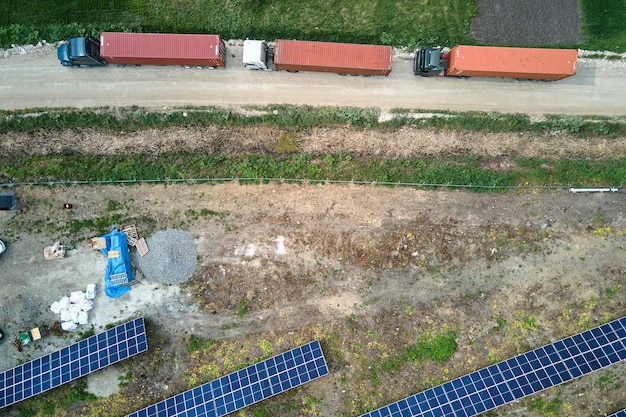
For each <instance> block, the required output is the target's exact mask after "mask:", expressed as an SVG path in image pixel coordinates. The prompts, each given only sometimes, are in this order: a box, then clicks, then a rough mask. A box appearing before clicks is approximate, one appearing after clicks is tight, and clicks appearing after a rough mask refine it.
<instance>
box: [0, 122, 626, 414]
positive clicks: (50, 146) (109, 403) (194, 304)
mask: <svg viewBox="0 0 626 417" xmlns="http://www.w3.org/2000/svg"><path fill="white" fill-rule="evenodd" d="M283 133H284V132H282V131H280V130H277V129H273V128H267V127H256V128H245V129H235V130H224V129H216V128H207V129H191V128H190V129H169V130H166V131H158V132H157V131H144V132H127V133H120V134H119V136H117V137H115V136H114V135H111V134H108V133H103V132H98V131H86V130H85V131H74V132H70V131H64V132H56V133H55V132H35V133H32V134H24V135H14V134H12V135H5V136H4V137H3V138H2V140H0V143H1V144H2V147H3V148H2V151H1V153H2V154H5V155H9V156H11V157H19V155H27V154H33V153H50V152H52V153H64V152H63V151H64V149H65V148H64V147H66V146H67V144H69V143H71V144H72V145H71V146H72V149H74V150H75V151H77V152H81V153H90V154H105V153H107V152H115V153H117V154H119V155H120V157H123V155H124V154H126V153H134V152H138V151H139V150H140V149H144V150H145V149H149V150H150V152H162V151H172V150H176V149H180V150H193V151H198V152H211V153H223V154H225V155H230V154H233V153H235V152H237V150H238V151H239V152H243V151H245V152H261V153H262V152H266V150H267V149H271V147H272V146H271V145H272V144H273V143H275V142H276V141H278V139H279V137H280V136H281V135H282V134H283ZM298 137H299V144H300V146H301V148H302V149H303V150H305V151H306V152H311V153H318V152H319V153H332V152H346V151H347V149H352V150H354V151H355V152H360V154H361V155H381V156H385V157H395V156H411V155H437V154H444V155H445V154H448V153H452V154H462V153H465V154H467V155H477V154H485V153H486V154H489V155H494V156H498V157H501V158H502V160H503V161H505V160H506V157H505V155H516V156H521V155H525V154H526V155H529V156H530V155H537V154H538V153H539V154H540V153H541V152H544V153H550V154H551V155H553V154H555V153H559V155H563V156H564V157H568V156H572V155H579V156H580V157H589V158H606V157H609V156H611V155H613V156H619V155H621V156H622V157H623V155H624V154H625V150H624V143H623V140H616V141H614V142H611V141H602V140H599V139H598V140H596V139H576V138H573V137H561V136H558V135H557V136H555V137H554V138H549V140H550V142H549V144H548V145H546V144H545V143H544V142H546V141H547V139H548V138H542V137H533V136H532V135H520V136H519V137H517V136H516V135H482V134H481V135H470V134H458V133H450V134H447V133H444V132H434V131H432V132H428V131H419V130H417V129H416V130H411V129H408V130H398V131H391V132H382V131H370V130H361V129H348V128H332V129H331V128H327V129H311V130H307V131H303V132H298ZM552 140H554V142H552ZM441 142H443V143H441ZM570 142H571V143H570ZM103 143H107V146H106V147H105V146H103ZM568 143H569V144H570V145H571V146H565V145H567V144H568ZM389 144H393V146H389ZM569 152H571V153H569ZM504 166H505V165H503V167H504ZM15 191H16V193H17V195H18V198H19V200H20V202H21V206H22V208H21V209H20V210H19V211H14V212H2V213H0V238H1V239H3V240H4V241H5V242H7V244H8V250H7V252H6V253H5V254H3V255H2V256H0V282H2V283H3V292H2V295H1V298H0V303H1V304H0V306H1V307H0V320H1V323H2V324H1V325H2V327H3V329H4V330H5V331H6V333H7V334H8V335H9V336H14V335H15V334H16V333H17V332H19V331H21V330H24V329H28V328H30V327H32V326H35V325H40V324H49V323H51V322H53V321H54V320H56V317H55V315H53V314H52V313H51V312H50V311H49V309H48V306H49V304H50V303H51V302H52V301H54V300H57V299H58V298H59V297H60V296H62V295H65V294H67V293H69V292H70V291H74V290H79V289H83V288H84V287H85V286H86V285H87V284H88V283H91V282H96V283H99V284H100V283H101V280H102V276H103V271H104V265H105V262H106V260H105V259H104V257H103V256H101V255H99V254H98V253H97V252H93V251H92V250H91V249H90V248H89V247H88V245H87V242H86V240H85V239H86V238H88V237H91V236H95V235H96V234H97V233H99V232H98V231H97V230H93V229H90V228H89V227H82V228H80V227H78V226H77V225H85V224H86V221H87V220H93V221H94V222H98V221H100V222H102V223H106V222H107V221H109V222H115V223H116V224H118V225H120V226H121V225H124V224H128V223H134V224H137V225H138V227H139V229H140V231H141V232H142V233H143V234H144V235H146V236H150V235H151V234H152V233H154V232H155V231H158V230H163V229H166V228H177V229H183V230H187V231H189V232H190V233H191V234H192V236H193V238H194V241H195V245H196V249H197V251H198V264H199V266H198V268H197V270H196V271H195V273H194V275H193V277H192V278H191V279H190V280H189V281H188V282H187V283H186V284H185V285H182V286H165V285H162V284H159V283H156V282H151V281H149V280H147V279H145V278H144V277H142V275H141V273H140V271H139V274H138V282H139V283H138V284H137V285H135V286H133V289H132V291H130V292H129V293H128V294H126V295H124V296H123V297H121V298H119V299H115V300H113V299H107V298H106V296H105V295H104V294H103V292H102V288H101V286H100V291H99V294H98V297H97V299H96V303H95V308H94V310H93V312H92V315H91V316H90V324H91V325H92V326H93V329H94V330H95V331H100V330H102V329H103V328H104V326H106V325H107V324H110V323H117V322H120V321H123V320H126V319H128V318H132V317H136V316H138V315H143V316H144V317H145V318H146V319H147V320H148V337H149V345H150V352H149V353H146V354H142V355H140V356H138V357H135V358H133V359H130V360H128V361H126V362H125V363H122V364H120V365H116V366H113V367H110V368H109V369H108V370H106V371H103V372H97V373H96V374H94V375H92V376H90V377H88V378H87V381H88V387H87V389H88V390H89V391H91V392H94V393H96V394H97V395H99V396H102V398H100V399H98V400H95V401H90V402H89V403H86V404H83V405H81V404H78V405H74V406H72V407H70V408H69V409H67V410H65V409H64V410H60V409H57V410H56V411H55V412H56V413H57V414H54V415H67V416H74V415H76V416H79V415H80V416H86V415H92V416H101V415H111V416H113V415H124V414H125V413H128V412H131V411H134V410H136V409H137V408H139V407H140V406H145V405H149V404H151V403H154V402H156V401H158V400H161V399H164V398H166V397H168V396H170V395H173V394H175V393H178V392H181V391H182V390H185V389H187V388H189V387H190V386H194V385H196V384H198V383H200V382H204V381H207V380H210V379H213V378H215V377H217V376H220V375H223V374H225V373H227V372H230V371H232V370H234V369H236V368H237V367H238V366H241V365H242V364H246V363H250V362H254V361H255V360H258V359H260V358H262V357H264V356H266V355H267V354H276V353H280V352H282V351H284V350H287V349H289V348H292V347H294V346H296V345H298V344H301V343H305V342H307V341H310V340H312V339H319V340H320V341H321V342H322V345H323V348H324V351H325V354H326V357H327V360H328V363H329V365H330V370H331V374H330V375H329V376H327V377H325V378H323V379H321V380H319V381H316V382H314V383H311V384H308V385H307V386H304V387H302V388H299V389H297V390H295V391H294V392H290V393H285V394H282V395H280V396H278V397H275V398H273V399H271V400H268V401H265V402H264V403H262V404H261V405H259V406H256V407H252V408H251V409H250V410H248V411H246V412H243V413H242V415H255V416H264V415H280V416H296V415H323V416H354V415H358V414H359V413H361V412H364V411H366V410H370V409H373V408H375V407H377V406H381V405H384V404H386V403H389V402H391V401H394V400H397V399H400V398H402V397H404V396H407V395H410V394H413V393H415V392H417V391H419V390H421V389H425V388H428V387H431V386H433V385H435V384H437V383H440V382H443V381H445V380H448V379H450V378H453V377H456V376H460V375H462V374H464V373H467V372H470V371H473V370H475V369H478V368H480V367H482V366H486V365H488V364H490V363H493V362H494V361H497V360H501V359H506V358H507V357H509V356H511V355H514V354H516V353H520V352H523V351H525V350H528V349H530V348H534V347H537V346H540V345H542V344H545V343H548V342H550V341H554V340H556V339H559V338H562V337H565V336H568V335H571V334H574V333H576V332H579V331H582V330H584V329H586V328H589V327H592V326H595V325H597V324H599V323H601V322H605V321H607V320H610V319H612V318H617V317H621V316H623V315H624V305H625V304H624V303H625V302H626V291H625V289H624V282H623V281H624V277H625V276H626V267H625V266H626V250H625V247H626V198H625V196H624V193H623V191H620V192H618V193H607V194H588V195H580V194H570V193H568V192H565V191H542V192H530V191H521V192H510V193H506V194H471V193H466V192H460V191H459V192H448V191H440V192H436V191H420V190H415V189H411V188H387V187H385V188H383V187H373V186H355V185H345V186H334V185H333V186H328V185H318V186H305V185H287V184H278V183H270V184H264V185H240V184H235V183H228V184H218V185H206V184H205V185H171V184H168V185H165V184H162V185H153V186H147V185H144V186H123V187H116V186H85V187H75V186H72V187H56V188H48V187H17V188H16V189H15ZM66 202H69V203H72V204H73V205H74V208H73V209H72V210H69V211H68V210H64V209H62V208H61V207H62V205H63V203H66ZM111 202H114V203H115V204H111ZM106 224H109V223H106ZM58 239H60V240H62V241H63V242H64V243H67V244H68V245H70V248H71V250H70V251H69V253H68V257H67V258H65V259H62V260H55V261H45V260H44V259H43V256H42V250H43V247H44V246H46V245H49V244H51V243H52V242H53V241H55V240H58ZM88 329H89V327H87V328H85V329H79V331H81V332H82V331H86V330H88ZM446 330H453V331H454V332H455V334H456V340H457V344H458V347H457V351H456V353H455V354H454V355H453V357H452V358H451V359H450V360H449V361H447V362H445V363H443V364H438V363H434V362H429V361H426V362H403V363H401V364H400V366H399V367H391V368H387V367H385V366H383V364H385V363H388V362H389V360H390V359H392V358H394V357H395V355H398V354H399V353H401V352H403V351H404V349H405V348H406V347H408V346H411V345H413V344H415V343H416V341H417V340H418V338H419V337H420V336H423V335H424V334H431V335H433V334H437V333H439V332H441V331H446ZM77 336H78V335H77V334H71V335H66V336H64V337H58V336H48V337H47V338H46V339H44V340H41V341H40V342H41V343H39V344H36V345H33V346H31V347H28V348H27V349H25V351H24V352H22V353H19V352H17V351H16V350H15V349H14V347H13V346H11V344H10V343H9V342H8V341H5V342H4V343H2V344H0V349H1V351H2V355H0V369H2V370H4V369H8V368H10V367H11V366H15V365H16V364H17V363H19V362H21V361H24V360H28V359H32V358H34V357H37V356H39V355H41V354H43V353H45V352H49V351H52V350H54V349H57V348H58V347H59V346H63V345H67V344H69V343H70V342H71V341H72V340H75V338H76V337H77ZM192 336H193V337H192ZM207 341H210V342H207ZM625 383H626V366H624V365H623V364H620V365H616V366H613V367H611V368H609V370H606V371H601V372H599V373H597V374H593V375H591V376H587V377H584V378H581V379H580V380H577V381H574V382H572V383H569V384H566V385H564V386H561V387H557V388H554V389H551V390H548V391H546V392H545V393H543V394H540V395H538V396H536V397H537V398H539V399H540V401H543V402H539V401H537V400H535V401H534V402H533V400H525V401H521V402H518V403H514V404H511V405H508V406H505V407H502V408H501V409H499V410H497V413H496V415H511V416H519V415H526V416H529V417H531V416H542V415H548V412H547V411H546V407H547V405H546V404H548V405H550V404H552V406H551V407H552V408H550V410H552V409H553V408H556V409H557V411H555V412H552V411H550V412H552V414H550V415H558V416H591V415H598V414H602V413H610V412H613V411H616V410H618V409H621V408H623V407H624V406H626V391H625V390H624V389H623V387H624V386H625V385H624V384H625ZM55 391H56V390H55ZM50 395H54V391H53V392H52V393H51V394H50ZM40 397H41V399H42V400H41V401H44V400H45V398H48V397H46V396H45V395H44V396H40ZM37 400H38V399H35V400H34V401H32V402H29V401H26V402H24V403H22V404H20V405H18V406H15V407H12V408H9V409H7V410H2V411H0V414H2V415H11V416H13V415H18V414H17V413H18V411H19V412H22V413H23V412H25V411H24V410H30V411H32V412H40V414H39V415H44V414H41V413H43V412H42V411H40V408H41V404H42V403H40V402H36V401H37ZM554 404H557V405H558V407H557V406H554ZM542 407H543V408H542ZM31 415H33V414H31ZM34 415H38V414H34Z"/></svg>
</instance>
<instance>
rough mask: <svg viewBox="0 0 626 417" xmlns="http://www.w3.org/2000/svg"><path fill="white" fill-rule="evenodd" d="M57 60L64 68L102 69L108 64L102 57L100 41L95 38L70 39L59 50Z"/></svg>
mask: <svg viewBox="0 0 626 417" xmlns="http://www.w3.org/2000/svg"><path fill="white" fill-rule="evenodd" d="M57 58H59V61H61V65H63V66H64V67H101V66H105V65H107V64H108V62H107V61H106V60H105V59H103V58H102V57H101V56H100V40H99V39H96V38H94V37H93V36H83V37H80V38H70V39H69V40H68V41H67V43H64V44H61V45H60V46H59V47H58V48H57Z"/></svg>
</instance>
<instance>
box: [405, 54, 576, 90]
mask: <svg viewBox="0 0 626 417" xmlns="http://www.w3.org/2000/svg"><path fill="white" fill-rule="evenodd" d="M577 57H578V51H577V50H576V49H543V48H510V47H499V46H466V45H459V46H455V47H454V48H452V49H448V48H442V47H436V48H421V49H418V50H416V52H415V59H414V61H413V72H414V73H415V75H421V76H424V77H430V76H435V75H436V76H448V77H500V78H517V79H529V80H550V81H552V80H560V79H563V78H566V77H569V76H571V75H574V74H576V62H577Z"/></svg>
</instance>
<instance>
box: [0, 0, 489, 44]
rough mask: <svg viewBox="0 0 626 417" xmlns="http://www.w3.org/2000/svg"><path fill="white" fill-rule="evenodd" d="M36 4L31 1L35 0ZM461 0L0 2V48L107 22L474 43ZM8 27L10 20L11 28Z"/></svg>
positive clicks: (471, 7) (229, 32) (268, 34)
mask: <svg viewBox="0 0 626 417" xmlns="http://www.w3.org/2000/svg"><path fill="white" fill-rule="evenodd" d="M34 3H35V4H37V7H33V4H34ZM475 11H476V7H475V2H474V1H467V0H418V1H408V0H399V1H392V0H345V1H341V2H337V1H334V0H317V1H300V0H277V1H265V0H219V1H218V0H204V1H200V0H44V1H37V2H24V1H18V0H4V1H3V2H1V3H0V27H1V28H0V46H5V47H6V46H8V45H9V44H10V43H28V42H33V41H36V40H35V39H34V36H33V35H32V32H34V31H37V32H38V37H39V38H43V39H46V40H47V41H49V42H52V41H58V40H62V39H65V38H66V37H68V36H72V35H78V34H80V33H81V32H85V31H90V30H91V31H98V30H101V29H100V28H102V29H110V28H111V27H112V26H113V27H121V28H128V29H132V30H142V31H147V32H149V31H161V32H180V33H193V32H198V33H217V34H220V35H221V36H222V37H224V38H226V39H228V38H245V37H251V38H252V37H255V38H266V39H276V38H298V39H308V40H321V41H343V42H358V43H377V44H389V45H397V46H411V47H412V46H414V45H415V44H416V43H417V42H422V43H433V44H439V43H441V44H456V43H464V42H465V43H467V42H472V41H471V39H469V38H468V37H467V35H466V33H467V31H468V28H469V23H470V21H471V19H472V17H473V16H474V14H475ZM12 25H13V26H12Z"/></svg>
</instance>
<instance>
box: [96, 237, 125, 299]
mask: <svg viewBox="0 0 626 417" xmlns="http://www.w3.org/2000/svg"><path fill="white" fill-rule="evenodd" d="M100 237H101V238H103V239H104V240H105V241H106V247H105V248H103V249H100V251H101V252H102V253H104V254H105V255H107V256H109V252H111V251H118V253H119V256H117V257H113V258H111V257H109V262H108V263H107V268H106V271H105V273H104V292H105V293H106V295H108V296H109V297H111V298H118V297H121V296H122V295H124V294H126V293H127V292H128V291H130V287H129V286H128V285H119V284H118V283H112V282H111V276H112V275H117V276H120V275H122V274H126V277H127V279H128V281H127V282H130V281H132V280H133V271H132V270H131V267H130V253H129V252H128V245H127V243H126V233H124V232H120V231H119V230H117V229H116V228H115V227H111V233H109V234H106V235H104V236H100ZM118 274H120V275H118Z"/></svg>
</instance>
